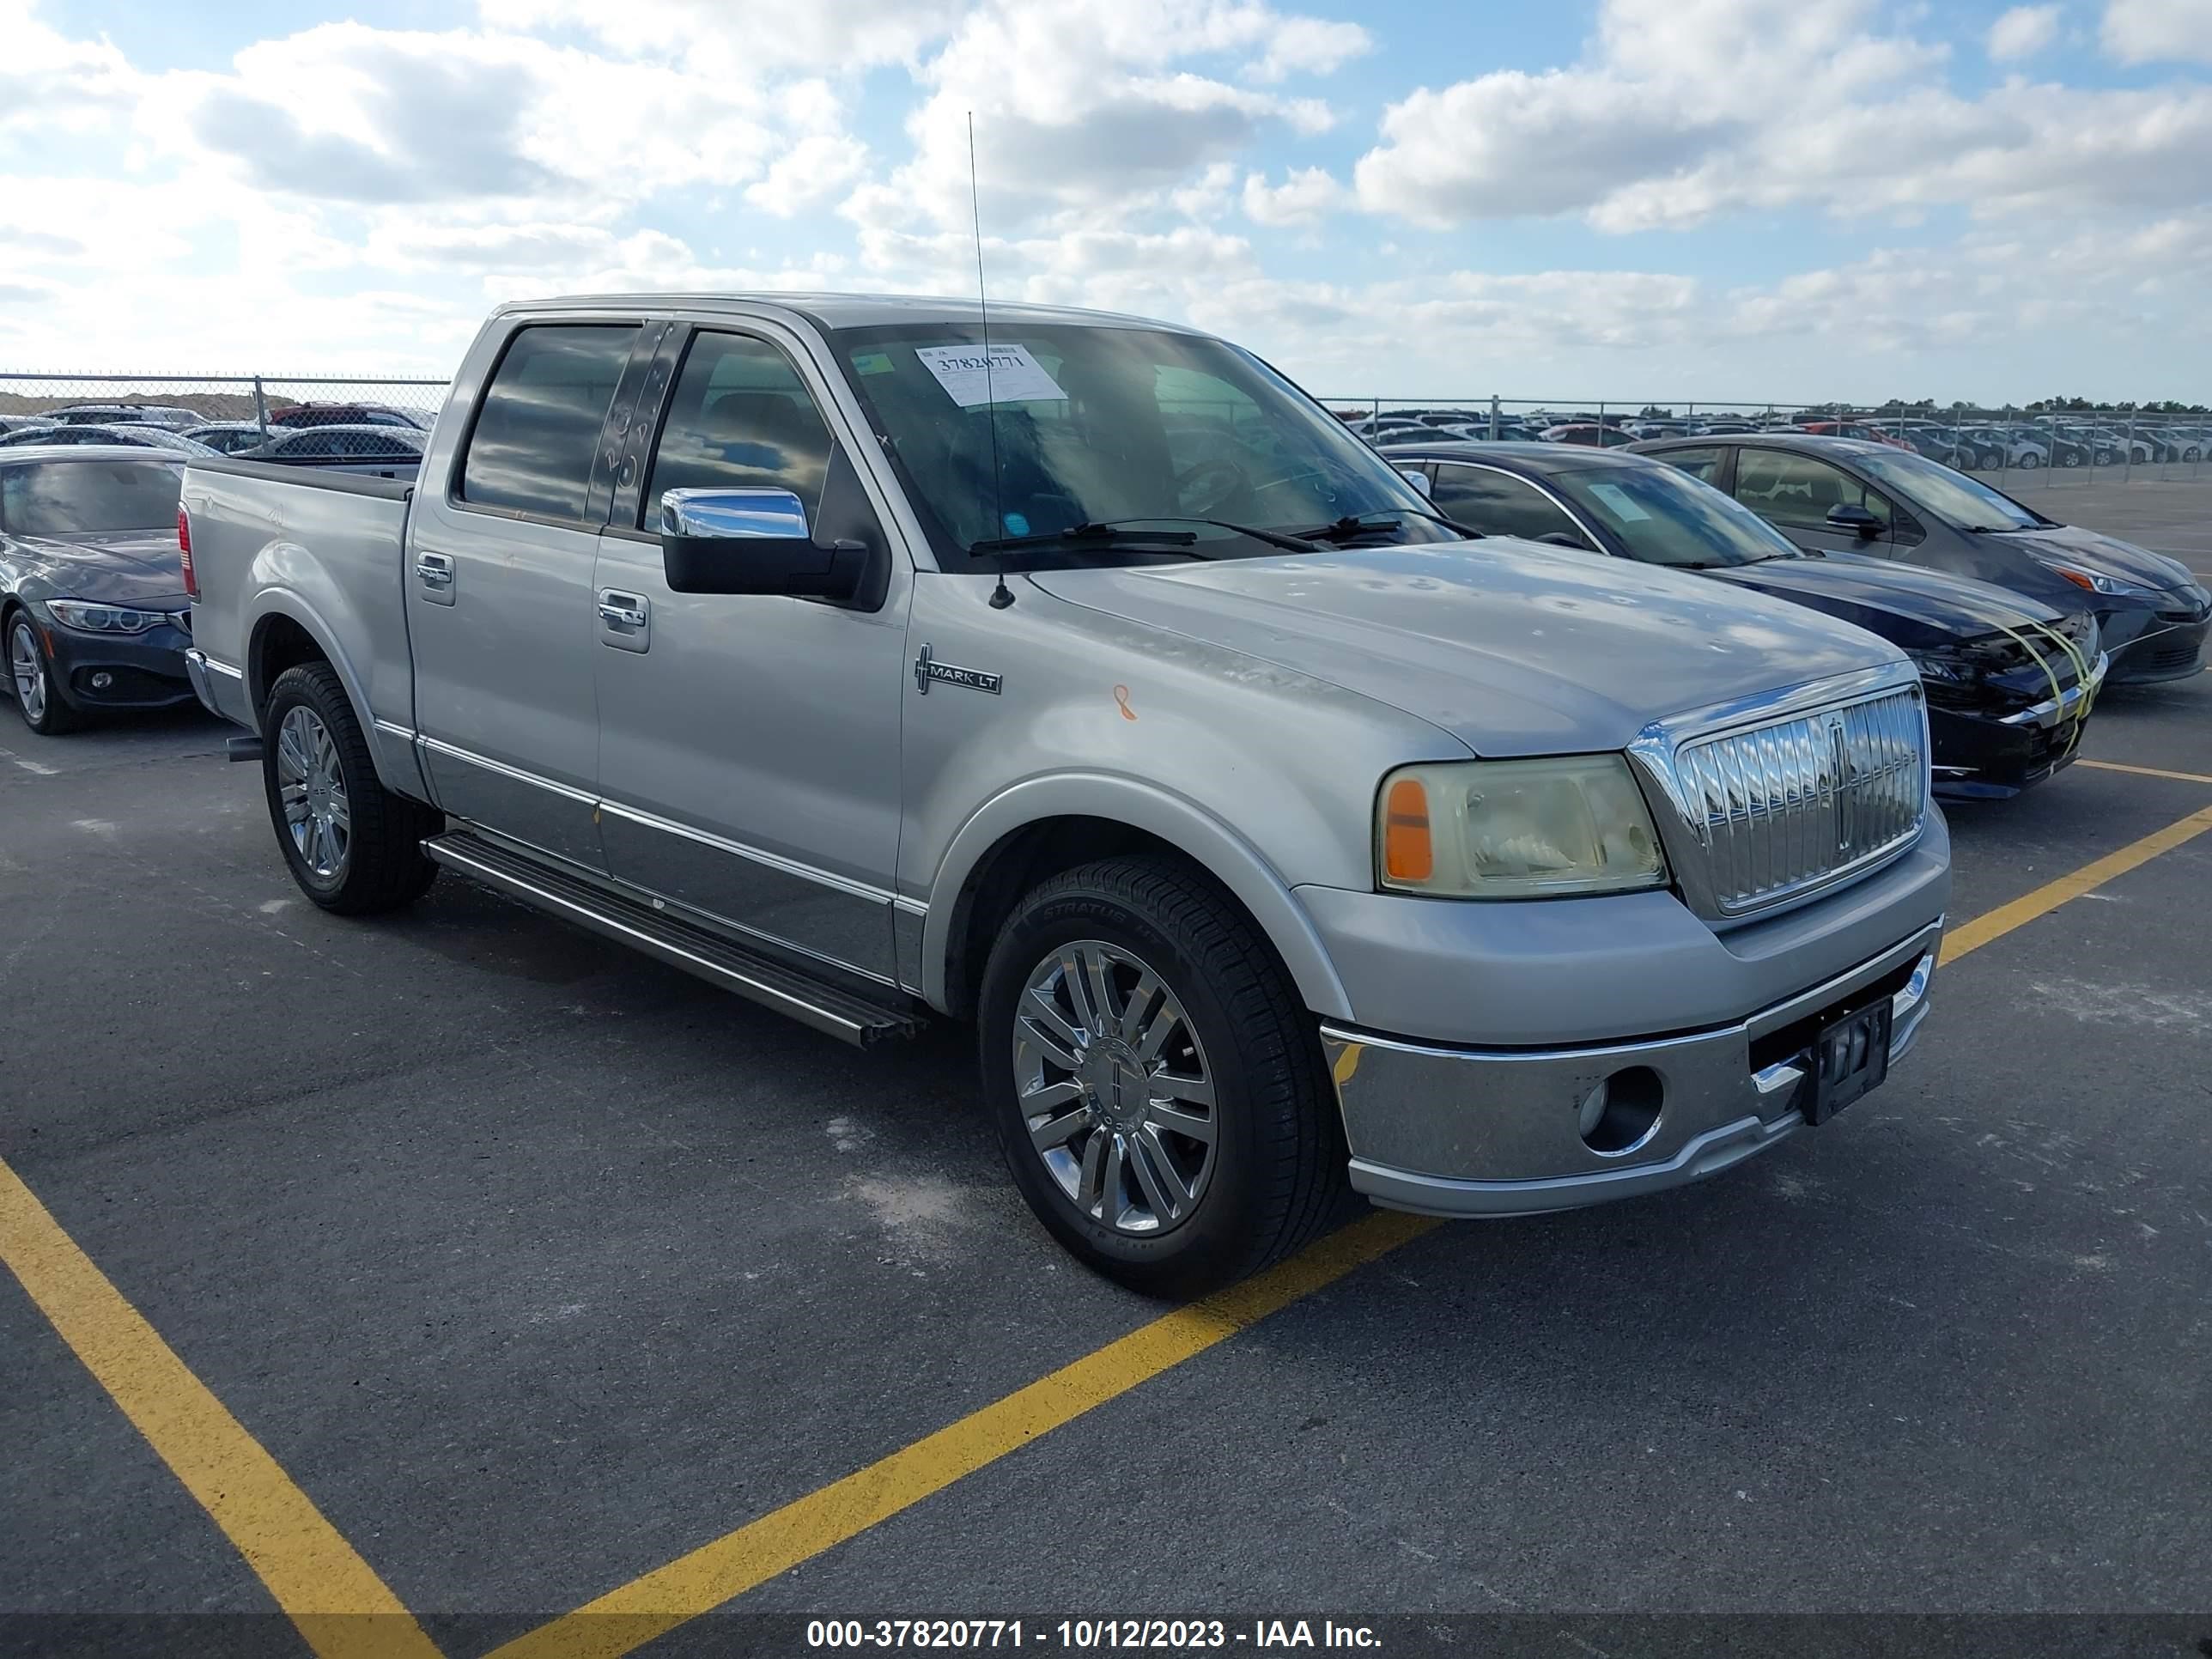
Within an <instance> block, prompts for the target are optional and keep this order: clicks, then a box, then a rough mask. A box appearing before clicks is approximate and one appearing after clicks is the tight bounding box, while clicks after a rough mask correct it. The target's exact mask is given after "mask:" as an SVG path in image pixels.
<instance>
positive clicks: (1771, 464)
mask: <svg viewBox="0 0 2212 1659" xmlns="http://www.w3.org/2000/svg"><path fill="white" fill-rule="evenodd" d="M1735 498H1736V499H1737V500H1738V501H1741V502H1742V503H1743V504H1744V505H1745V506H1746V507H1749V508H1750V509H1751V510H1752V511H1753V512H1754V513H1758V514H1759V517H1760V518H1762V519H1765V520H1766V521H1767V522H1768V523H1769V524H1771V525H1772V526H1775V528H1777V529H1778V530H1779V531H1781V532H1782V533H1783V534H1784V535H1785V536H1787V537H1788V538H1790V540H1791V541H1793V542H1795V543H1796V544H1798V545H1799V546H1800V547H1811V548H1821V549H1826V550H1829V551H1831V552H1836V553H1869V554H1873V555H1875V556H1878V557H1881V558H1886V559H1888V558H1895V557H1897V556H1898V555H1899V534H1898V523H1897V515H1896V513H1895V511H1894V509H1893V507H1891V505H1890V501H1889V498H1888V497H1887V495H1883V494H1882V493H1881V491H1880V490H1878V489H1873V488H1871V487H1870V486H1869V485H1867V484H1865V483H1861V482H1860V481H1859V480H1858V479H1857V478H1855V477H1851V475H1850V474H1849V473H1848V472H1845V471H1844V470H1843V469H1842V468H1840V467H1835V466H1831V465H1828V463H1827V462H1826V461H1823V460H1819V459H1815V458H1814V457H1813V456H1810V455H1807V454H1803V453H1800V452H1798V451H1796V450H1790V449H1762V448H1759V447H1756V446H1753V445H1750V444H1746V445H1744V446H1743V447H1741V448H1740V449H1739V450H1737V451H1736V458H1735ZM1832 507H1865V508H1866V509H1867V510H1868V511H1869V512H1870V513H1873V514H1874V515H1875V520H1876V521H1877V522H1878V524H1879V526H1880V530H1879V532H1878V533H1877V534H1875V535H1873V536H1862V535H1860V534H1859V533H1858V532H1857V531H1855V530H1850V529H1839V528H1838V527H1837V526H1834V525H1832V524H1830V523H1829V522H1828V512H1829V509H1830V508H1832ZM1916 539H1917V538H1916Z"/></svg>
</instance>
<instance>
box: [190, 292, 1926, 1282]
mask: <svg viewBox="0 0 2212 1659" xmlns="http://www.w3.org/2000/svg"><path fill="white" fill-rule="evenodd" d="M986 324H987V329H986ZM183 500H184V508H183V513H182V518H181V522H180V524H179V534H180V537H181V538H182V539H183V540H184V541H185V544H186V552H187V573H188V579H189V580H190V581H191V584H192V591H193V594H194V605H193V638H194V644H193V648H192V651H191V675H192V678H193V681H194V683H195V684H196V685H197V688H198V690H199V693H200V696H202V698H203V699H204V701H205V702H206V703H207V705H208V706H209V707H210V708H212V709H214V710H215V711H216V713H218V714H222V715H224V716H226V717H227V718H228V719H230V720H234V721H236V722H238V723H239V724H240V725H242V726H246V727H247V728H249V729H250V731H251V732H253V733H254V734H256V735H254V736H252V737H242V738H237V739H234V745H233V746H234V752H236V753H238V754H239V755H240V757H258V759H259V761H260V763H261V765H262V769H263V777H264V784H265V788H266V793H267V796H268V803H269V810H270V817H271V819H272V821H273V823H274V824H275V827H276V836H277V842H278V844H279V846H280V848H282V850H283V857H284V859H285V860H286V862H287V863H288V864H289V866H290V868H291V872H292V874H293V876H294V878H295V879H296V880H297V882H298V883H299V884H300V886H301V889H302V890H304V891H305V892H306V893H307V896H309V897H310V898H311V899H313V901H314V902H316V903H318V904H320V905H322V906H324V907H325V908H328V909H331V910H335V911H340V912H344V913H349V914H362V913H368V912H374V911H379V910H385V909H389V908H393V907H395V906H398V905H403V904H405V903H407V902H410V901H411V900H413V899H415V898H416V897H417V896H420V895H421V894H422V892H423V890H425V889H426V888H428V886H429V884H430V883H431V880H432V878H433V877H434V875H435V873H436V872H437V871H438V870H439V869H440V867H441V866H443V867H446V868H449V869H452V870H453V871H454V872H458V873H459V874H462V875H465V876H466V877H469V878H472V879H474V880H477V881H479V882H483V883H486V884H489V885H490V886H492V887H494V888H496V889H497V890H500V891H501V892H504V893H507V894H509V895H511V896H513V897H515V898H517V899H520V900H521V901H522V902H525V903H527V904H531V905H534V906H537V907H539V908H543V909H544V910H546V911H549V912H550V913H551V914H553V915H556V916H560V917H562V918H565V919H567V920H568V921H572V922H574V923H577V924H580V925H581V926H583V927H587V928H592V929H594V930H596V931H598V932H599V933H604V934H606V935H609V936H611V937H612V938H615V939H620V940H622V941H623V942H624V943H626V944H629V945H635V947H636V948H638V949H639V950H641V951H645V952H647V954H649V955H651V956H653V957H659V959H661V960H662V961H664V962H667V963H673V964H675V965H676V966H678V967H680V968H683V969H687V970H689V971H690V972H693V973H696V974H697V975H702V977H704V978H706V979H708V980H710V981H714V982H715V983H717V984H720V985H722V986H725V987H728V988H730V989H732V990H734V991H736V992H738V993H739V994H743V995H744V996H748V997H750V998H752V999H754V1000H757V1001H759V1002H762V1003H764V1004H766V1005H767V1006H770V1007H772V1008H775V1009H778V1010H781V1012H785V1013H787V1014H791V1015H793V1016H795V1017H797V1018H800V1019H802V1020H805V1021H807V1022H809V1023H810V1024H813V1025H816V1026H817V1027H819V1028H820V1029H822V1030H825V1031H828V1032H830V1033H833V1034H834V1035H836V1036H841V1037H843V1038H845V1039H846V1040H848V1041H849V1042H859V1043H866V1042H874V1041H877V1040H879V1039H883V1038H886V1037H891V1036H902V1035H905V1034H908V1033H910V1032H912V1031H914V1030H916V1029H917V1028H918V1027H919V1026H920V1025H921V1024H922V1023H924V1022H925V1021H926V1020H927V1019H929V1018H932V1017H933V1016H938V1015H944V1016H951V1017H953V1018H961V1019H967V1020H972V1021H973V1022H974V1024H975V1027H976V1029H977V1031H978V1033H979V1036H978V1045H979V1051H980V1056H981V1075H982V1085H983V1091H984V1094H985V1097H986V1099H987V1104H988V1109H989V1111H990V1112H991V1114H992V1115H993V1117H994V1121H995V1125H996V1127H997V1131H998V1133H999V1135H1000V1139H1001V1141H1002V1142H1003V1144H1004V1146H1005V1149H1006V1156H1007V1159H1008V1162H1009V1164H1010V1166H1011V1168H1012V1172H1013V1178H1014V1180H1015V1182H1017V1184H1018V1186H1019V1187H1020V1188H1021V1190H1022V1193H1023V1194H1024V1197H1025V1198H1026V1199H1027V1200H1028V1201H1029V1202H1030V1205H1031V1206H1032V1207H1033V1208H1034V1209H1035V1211H1036V1214H1037V1216H1038V1217H1039V1218H1040V1219H1041V1220H1042V1222H1043V1223H1044V1225H1046V1226H1047V1227H1048V1228H1049V1229H1050V1230H1051V1231H1053V1232H1054V1234H1055V1235H1057V1236H1058V1237H1059V1238H1060V1240H1061V1241H1062V1242H1063V1243H1065V1244H1066V1246H1067V1247H1068V1248H1069V1249H1071V1250H1073V1252H1074V1253H1075V1254H1076V1255H1079V1257H1081V1258H1082V1259H1083V1260H1084V1261H1087V1262H1089V1263H1091V1264H1092V1265H1093V1266H1095V1267H1097V1268H1099V1269H1101V1270H1102V1271H1103V1272H1105V1273H1109V1274H1112V1275H1114V1276H1115V1277H1116V1278H1119V1279H1122V1280H1124V1281H1125V1282H1127V1283H1130V1284H1132V1285H1138V1286H1139V1287H1142V1288H1144V1289H1146V1290H1149V1291H1158V1292H1172V1293H1184V1292H1188V1291H1193V1290H1194V1289H1197V1288H1199V1287H1200V1286H1203V1285H1212V1284H1218V1283H1221V1282H1224V1281H1225V1280H1227V1279H1231V1278H1234V1277H1236V1276H1237V1275H1239V1274H1241V1273H1248V1272H1250V1271H1252V1270H1253V1269H1255V1268H1256V1267H1260V1266H1262V1265H1264V1264H1265V1263H1267V1262H1268V1261H1271V1260H1273V1259H1274V1258H1276V1257H1278V1256H1279V1255H1282V1254H1283V1253H1284V1252H1285V1251H1287V1250H1289V1249H1292V1248H1293V1247H1295V1246H1296V1245H1297V1244H1298V1243H1300V1242H1302V1241H1303V1240H1304V1239H1306V1238H1308V1237H1311V1236H1313V1234H1314V1233H1315V1232H1316V1231H1318V1230H1320V1229H1321V1228H1322V1227H1324V1226H1325V1225H1328V1221H1329V1218H1331V1217H1332V1216H1333V1215H1334V1214H1335V1213H1337V1212H1338V1211H1339V1209H1340V1195H1341V1194H1342V1193H1343V1192H1344V1189H1345V1188H1346V1183H1347V1182H1348V1183H1349V1185H1350V1187H1351V1188H1355V1189H1357V1190H1358V1192H1360V1193H1363V1194H1366V1195H1367V1196H1368V1197H1370V1199H1372V1200H1375V1201H1376V1202H1378V1203H1382V1204H1385V1205H1392V1206H1400V1207H1403V1208H1407V1209H1413V1210H1419V1211H1425V1212H1434V1213H1439V1214H1447V1215H1468V1216H1474V1215H1482V1216H1501V1215H1516V1214H1524V1213H1528V1212H1536V1211H1545V1210H1553V1209H1559V1208H1565V1207H1569V1206H1577V1205H1582V1204H1588V1203H1591V1202H1594V1201H1595V1200H1601V1199H1608V1198H1615V1197H1622V1196H1626V1195H1629V1194H1639V1193H1648V1192H1651V1191H1654V1190H1656V1189H1657V1188H1666V1187H1670V1186H1673V1185H1675V1184H1677V1183H1680V1182H1686V1181H1688V1180H1691V1179H1692V1178H1693V1177H1696V1176H1703V1175H1707V1174H1711V1173H1712V1172H1713V1171H1715V1170H1721V1169H1724V1168H1726V1167H1727V1166H1729V1165H1730V1164H1735V1163H1736V1162H1738V1161H1739V1160H1741V1159H1742V1158H1746V1157H1748V1156H1749V1155H1750V1154H1752V1153H1753V1152H1758V1151H1759V1150H1761V1149H1762V1148H1765V1147H1767V1146H1772V1145H1773V1144H1775V1143H1776V1142H1777V1141H1778V1140H1779V1139H1782V1138H1783V1137H1784V1136H1786V1135H1788V1134H1790V1133H1792V1132H1793V1131H1795V1130H1796V1129H1798V1128H1800V1127H1802V1126H1805V1125H1808V1124H1817V1123H1820V1122H1821V1121H1824V1120H1825V1119H1826V1118H1827V1117H1828V1116H1830V1115H1832V1114H1833V1113H1834V1112H1836V1111H1838V1109H1841V1108H1843V1107H1844V1106H1845V1105H1847V1104H1849V1103H1850V1102H1851V1101H1852V1100H1854V1099H1856V1098H1857V1097H1858V1096H1859V1095H1861V1094H1863V1092H1864V1091H1866V1090H1867V1089H1868V1088H1869V1087H1871V1086H1873V1085H1875V1084H1877V1083H1879V1082H1880V1081H1881V1079H1883V1077H1884V1076H1885V1075H1886V1073H1887V1068H1888V1066H1890V1065H1891V1064H1892V1063H1893V1061H1894V1060H1896V1059H1897V1058H1898V1057H1899V1055H1900V1054H1902V1053H1903V1052H1904V1051H1905V1048H1907V1047H1908V1046H1909V1045H1910V1044H1911V1042H1912V1041H1913V1039H1914V1037H1915V1036H1917V1033H1918V1030H1919V1028H1920V1025H1921V1023H1922V1020H1923V1018H1924V1017H1925V1015H1926V1012H1927V1007H1928V1000H1927V999H1928V994H1929V975H1930V974H1931V972H1932V970H1933V968H1934V965H1935V962H1936V945H1937V942H1938V939H1939V937H1940V934H1941V932H1942V922H1943V908H1944V904H1945V901H1946V897H1947V895H1948V888H1949V842H1948V835H1947V832H1946V830H1945V828H1944V823H1943V820H1942V816H1941V815H1940V814H1939V813H1938V812H1937V811H1936V809H1935V808H1934V807H1933V806H1932V805H1930V804H1929V787H1928V786H1929V769H1928V744H1927V737H1926V730H1927V723H1926V718H1925V713H1924V709H1923V703H1922V700H1921V689H1920V685H1919V682H1918V680H1917V678H1916V677H1915V674H1914V671H1913V670H1912V668H1911V665H1909V664H1908V663H1907V662H1906V661H1905V659H1903V657H1901V656H1900V655H1899V653H1898V652H1897V650H1896V648H1895V647H1892V646H1889V645H1887V644H1885V643H1884V642H1883V641H1881V640H1878V639H1876V638H1875V637H1874V636H1873V635H1869V634H1866V633H1863V632H1860V631H1859V630H1857V629H1854V628H1851V627H1850V626H1848V625H1845V624H1843V623H1836V622H1832V621H1830V620H1828V619H1826V618H1825V617H1820V616H1819V615H1816V614H1815V613H1814V612H1812V611H1806V610H1802V609H1798V608H1796V607H1793V606H1789V605H1784V604H1781V603H1779V602H1774V601H1769V600H1765V599H1761V598H1759V597H1758V596H1755V595H1751V594H1745V593H1739V592H1733V591H1730V590H1728V589H1725V588H1723V587H1721V586H1719V585H1718V584H1715V583H1711V582H1704V581H1700V580H1698V579H1697V578H1695V577H1694V576H1686V575H1680V574H1674V573H1671V572H1668V571H1663V570H1658V569H1653V568H1642V567H1638V566H1634V565H1630V564H1626V563H1623V562H1620V561H1602V562H1601V561H1592V560H1589V559H1588V558H1587V557H1584V556H1578V555H1576V554H1573V553H1568V552H1561V551H1559V550H1556V549H1552V548H1547V547H1543V546H1539V545H1535V544H1528V543H1524V542H1518V541H1511V540H1505V539H1499V538H1491V539H1479V538H1470V537H1469V536H1468V535H1467V534H1465V533H1463V532H1461V531H1460V530H1459V528H1458V527H1457V526H1453V525H1451V524H1449V523H1448V522H1446V521H1444V520H1441V519H1439V518H1437V516H1435V514H1434V513H1433V512H1432V511H1431V508H1430V506H1429V503H1428V501H1427V500H1426V498H1425V495H1423V494H1422V492H1421V491H1420V490H1419V489H1417V488H1416V487H1415V486H1414V484H1413V483H1412V482H1410V481H1409V480H1408V479H1407V477H1404V476H1403V475H1401V473H1399V472H1398V471H1395V469H1393V468H1392V467H1391V466H1390V465H1389V464H1388V462H1386V461H1385V460H1384V459H1383V458H1382V457H1380V456H1379V455H1377V454H1376V453H1375V452H1374V451H1372V450H1370V448H1368V447H1366V446H1365V445H1364V444H1362V443H1361V442H1360V441H1358V438H1357V437H1355V436H1354V435H1352V434H1351V433H1349V432H1347V431H1346V429H1345V428H1344V426H1343V425H1342V423H1341V422H1339V421H1337V420H1336V419H1334V417H1333V416H1330V415H1329V414H1328V411H1327V410H1323V409H1322V408H1321V407H1320V406H1318V405H1317V404H1315V403H1314V402H1313V401H1312V400H1311V399H1310V398H1307V397H1306V396H1305V395H1304V393H1302V392H1299V391H1298V390H1297V388H1296V387H1295V386H1291V384H1289V383H1288V382H1287V381H1285V380H1284V379H1283V378H1282V377H1281V376H1280V375H1279V374H1276V373H1274V372H1273V370H1272V369H1270V368H1268V367H1267V365H1266V364H1265V363H1263V362H1260V361H1259V360H1258V359H1256V358H1255V357H1254V356H1251V355H1250V354H1249V353H1247V352H1245V351H1243V350H1242V349H1238V348H1237V347H1236V346H1234V345H1231V344H1229V343H1225V342H1224V341H1221V340H1218V339H1215V338H1213V337H1209V336H1207V335H1205V334H1202V333H1199V332H1195V331H1191V330H1188V329H1182V328H1176V327H1172V326H1169V325H1163V324H1158V323H1151V322H1144V321H1140V320H1138V319H1129V318H1121V317H1112V316H1103V315H1098V314H1095V313H1080V312H1070V311H1060V310H1052V309H1044V308H1039V307H993V308H992V309H991V311H990V313H989V315H988V318H987V319H986V318H985V317H983V316H982V315H981V314H979V312H978V309H977V307H975V305H973V304H969V303H963V302H957V301H933V300H898V299H867V298H856V297H851V296H831V295H821V296H793V295H782V296H765V297H758V298H745V297H723V296H690V295H686V296H667V295H658V296H633V297H621V298H592V299H577V300H568V301H556V302H553V303H549V304H538V305H528V306H520V307H508V308H506V309H503V310H501V311H500V312H498V313H495V315H494V316H493V317H492V319H490V321H489V323H488V324H487V325H485V327H484V330H483V333H482V334H481V335H480V336H479V337H478V338H477V342H476V344H475V345H474V347H473V348H472V349H471V350H470V352H469V354H468V356H467V359H466V361H465V362H464V363H463V365H462V367H461V370H460V373H459V375H458V376H457V377H456V379H455V380H454V381H453V390H452V394H451V398H450V400H449V401H448V402H447V405H446V407H445V410H444V412H443V413H442V414H441V416H440V417H439V419H438V421H437V423H436V426H435V430H434V432H433V433H432V435H431V437H430V441H429V443H428V447H427V449H426V451H425V453H424V455H423V459H422V469H421V473H420V476H419V477H418V479H417V480H416V483H415V484H414V485H413V486H412V487H411V488H410V487H406V486H403V485H401V484H398V483H387V482H386V481H383V480H380V479H373V478H361V477H346V476H342V475H335V474H333V475H326V476H322V477H317V476H315V475H313V474H312V473H306V472H301V471H298V470H295V469H278V468H275V467H266V466H260V465H254V464H252V463H251V462H240V461H234V460H196V461H194V462H193V463H192V464H191V466H190V468H189V469H188V471H187V473H186V476H185V486H184V497H183Z"/></svg>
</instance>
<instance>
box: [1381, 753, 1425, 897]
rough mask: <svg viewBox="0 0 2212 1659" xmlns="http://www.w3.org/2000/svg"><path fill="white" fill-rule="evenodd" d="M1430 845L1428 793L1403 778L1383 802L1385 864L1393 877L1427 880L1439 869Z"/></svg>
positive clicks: (1410, 779) (1390, 876)
mask: <svg viewBox="0 0 2212 1659" xmlns="http://www.w3.org/2000/svg"><path fill="white" fill-rule="evenodd" d="M1436 863H1437V861H1436V854H1435V853H1434V851H1433V850H1432V849H1431V847H1430V845H1429V793H1428V791H1427V790H1425V789H1424V788H1422V787H1421V784H1420V781H1419V779H1418V778H1400V779H1399V780H1398V781H1396V782H1395V783H1393V784H1392V785H1391V786H1390V793H1389V798H1388V799H1386V800H1385V801H1384V802H1383V871H1384V872H1385V873H1386V874H1388V875H1389V878H1391V879H1392V880H1393V881H1426V880H1427V879H1428V878H1429V877H1430V876H1431V874H1433V873H1434V872H1435V870H1436Z"/></svg>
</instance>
